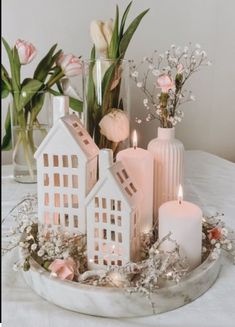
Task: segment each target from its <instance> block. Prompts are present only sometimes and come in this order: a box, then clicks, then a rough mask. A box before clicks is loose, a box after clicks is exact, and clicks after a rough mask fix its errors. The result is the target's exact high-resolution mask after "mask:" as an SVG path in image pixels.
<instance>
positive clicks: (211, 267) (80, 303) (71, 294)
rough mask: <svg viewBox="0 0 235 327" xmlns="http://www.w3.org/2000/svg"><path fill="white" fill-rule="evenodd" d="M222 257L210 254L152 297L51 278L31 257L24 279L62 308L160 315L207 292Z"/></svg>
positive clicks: (119, 314) (92, 312) (114, 314)
mask: <svg viewBox="0 0 235 327" xmlns="http://www.w3.org/2000/svg"><path fill="white" fill-rule="evenodd" d="M220 266H221V264H220V258H218V259H217V260H212V259H211V257H210V256H209V257H208V258H207V259H206V260H205V261H204V262H203V263H202V264H201V265H200V266H199V267H197V268H196V269H195V270H193V271H192V272H190V273H189V274H188V275H187V276H185V277H184V278H183V279H182V280H181V281H180V283H179V284H175V283H174V284H173V283H172V284H169V285H168V286H166V287H163V288H160V289H159V290H158V291H157V292H156V293H153V294H152V296H151V301H152V302H153V303H154V308H153V307H152V305H151V303H150V301H149V299H148V298H146V296H144V295H142V294H139V293H134V294H128V293H127V292H125V291H124V290H123V289H117V288H111V287H97V286H90V285H80V284H78V283H76V282H71V281H61V280H59V279H58V278H53V277H50V273H49V272H47V271H46V270H45V269H43V268H42V267H41V266H39V265H38V264H37V263H36V262H35V261H33V260H31V269H30V270H29V271H28V272H23V276H24V279H25V281H26V283H27V284H28V286H30V287H31V288H32V289H33V290H34V291H35V292H36V293H37V294H38V295H40V296H41V297H42V298H44V299H46V300H47V301H49V302H51V303H54V304H56V305H58V306H60V307H63V308H65V309H68V310H72V311H76V312H79V313H84V314H89V315H93V316H102V317H113V318H121V317H138V316H147V315H152V314H158V313H162V312H166V311H170V310H173V309H176V308H178V307H180V306H183V305H185V304H187V303H189V302H191V301H193V300H195V299H196V298H198V297H199V296H200V295H202V294H203V293H204V292H206V291H207V290H208V289H209V288H210V287H211V286H212V284H213V283H214V282H215V280H216V278H217V277H218V274H219V271H220Z"/></svg>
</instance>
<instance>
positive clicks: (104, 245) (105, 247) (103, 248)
mask: <svg viewBox="0 0 235 327" xmlns="http://www.w3.org/2000/svg"><path fill="white" fill-rule="evenodd" d="M102 253H107V244H106V243H103V244H102Z"/></svg>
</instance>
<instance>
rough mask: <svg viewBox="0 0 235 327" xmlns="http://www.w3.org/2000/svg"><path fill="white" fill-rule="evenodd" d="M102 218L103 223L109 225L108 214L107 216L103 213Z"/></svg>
mask: <svg viewBox="0 0 235 327" xmlns="http://www.w3.org/2000/svg"><path fill="white" fill-rule="evenodd" d="M102 218H103V223H107V214H106V212H103V214H102Z"/></svg>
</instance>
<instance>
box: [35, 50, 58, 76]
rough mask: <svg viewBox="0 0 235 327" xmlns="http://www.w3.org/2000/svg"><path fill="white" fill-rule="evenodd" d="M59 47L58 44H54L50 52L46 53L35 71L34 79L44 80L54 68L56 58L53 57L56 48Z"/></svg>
mask: <svg viewBox="0 0 235 327" xmlns="http://www.w3.org/2000/svg"><path fill="white" fill-rule="evenodd" d="M56 47H57V44H54V45H53V46H52V47H51V49H50V50H49V51H48V53H47V54H46V55H45V57H44V58H42V60H41V61H40V62H39V64H38V66H37V68H36V70H35V72H34V75H33V77H34V79H36V80H38V81H41V82H44V81H45V79H46V77H47V75H48V73H49V71H50V69H51V68H52V66H53V64H54V62H55V60H56V58H57V57H56V58H53V54H54V52H55V49H56ZM58 53H59V54H60V53H61V50H60V51H58V52H57V54H58Z"/></svg>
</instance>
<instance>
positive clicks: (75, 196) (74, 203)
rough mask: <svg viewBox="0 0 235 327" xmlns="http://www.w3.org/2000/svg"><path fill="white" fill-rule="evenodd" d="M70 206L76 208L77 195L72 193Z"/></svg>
mask: <svg viewBox="0 0 235 327" xmlns="http://www.w3.org/2000/svg"><path fill="white" fill-rule="evenodd" d="M72 208H78V196H77V195H76V194H72Z"/></svg>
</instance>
